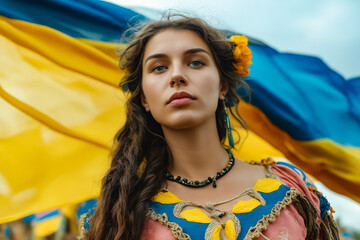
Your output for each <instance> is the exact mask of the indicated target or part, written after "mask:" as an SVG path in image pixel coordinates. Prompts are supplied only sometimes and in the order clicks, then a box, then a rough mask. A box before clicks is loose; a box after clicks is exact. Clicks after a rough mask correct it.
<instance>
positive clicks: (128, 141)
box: [85, 15, 246, 240]
mask: <svg viewBox="0 0 360 240" xmlns="http://www.w3.org/2000/svg"><path fill="white" fill-rule="evenodd" d="M166 29H175V30H188V31H192V32H194V33H196V34H198V35H199V36H200V37H201V38H202V39H203V40H204V42H205V43H206V44H207V45H208V46H209V48H210V51H211V53H212V55H213V56H214V60H215V63H216V66H217V68H218V71H219V73H220V80H221V84H223V86H227V88H228V93H227V95H226V101H227V102H230V103H232V104H233V105H234V108H233V109H235V112H233V110H231V109H230V111H231V114H232V115H233V116H234V117H235V119H236V120H237V121H238V122H239V123H240V124H241V125H242V126H243V127H245V122H244V121H243V120H242V118H241V117H240V115H239V113H238V112H237V105H238V103H239V100H240V99H239V97H238V95H237V93H236V89H237V88H238V87H239V86H245V87H246V84H245V83H244V82H243V81H242V80H241V79H239V78H238V76H236V75H235V73H234V70H235V69H234V66H233V62H234V58H233V48H234V43H233V42H232V41H230V40H227V39H226V37H225V36H224V35H222V34H220V33H219V32H218V31H217V30H215V29H214V28H212V27H210V26H209V25H208V24H206V23H205V22H204V21H202V20H200V19H198V18H191V17H186V16H179V15H171V16H168V17H167V18H165V19H163V20H161V21H157V22H151V23H149V24H147V25H146V26H145V27H143V28H142V29H141V30H140V31H138V32H136V33H135V34H134V37H133V40H132V41H131V42H130V43H129V44H128V45H127V46H126V48H125V49H124V50H123V51H122V52H121V55H120V67H121V68H122V69H125V70H126V71H127V73H128V74H127V75H126V76H125V77H124V78H123V79H122V82H121V86H122V87H123V88H125V89H127V90H128V91H129V92H130V96H129V98H128V100H127V103H126V106H127V113H126V123H125V125H124V126H123V127H122V128H121V129H120V131H119V132H118V133H117V135H116V138H115V150H114V153H113V156H112V162H111V167H110V169H109V170H108V172H107V173H106V175H105V177H104V178H103V181H102V189H101V195H100V198H99V201H98V206H97V209H96V210H95V212H94V215H93V216H92V218H91V220H90V229H89V231H88V233H87V234H86V236H85V238H86V239H91V240H104V239H105V240H110V239H111V240H113V239H116V240H120V239H121V240H122V239H126V240H128V239H134V240H135V239H140V236H141V234H142V230H143V227H144V222H145V219H146V214H147V210H148V202H149V200H150V199H151V198H152V197H153V196H154V195H155V194H156V193H157V192H158V191H159V190H160V188H161V186H162V184H163V183H164V181H165V173H166V170H167V167H168V166H169V164H170V163H171V160H172V155H171V152H170V150H169V147H168V145H167V143H166V141H165V139H164V136H163V132H162V130H161V126H160V124H158V123H157V122H156V121H155V120H154V118H153V117H152V116H151V114H150V113H148V112H146V111H145V109H144V107H143V106H142V105H141V94H142V67H143V66H142V61H143V57H144V51H145V48H146V44H147V43H148V42H149V40H150V39H151V38H152V37H153V36H155V35H156V34H157V33H159V32H161V31H164V30H166ZM223 111H224V109H223V105H222V104H221V102H220V101H219V104H218V107H217V110H216V113H215V114H216V126H217V132H218V135H219V141H221V142H222V143H223V144H224V138H225V137H226V127H225V123H224V116H223V114H224V113H223Z"/></svg>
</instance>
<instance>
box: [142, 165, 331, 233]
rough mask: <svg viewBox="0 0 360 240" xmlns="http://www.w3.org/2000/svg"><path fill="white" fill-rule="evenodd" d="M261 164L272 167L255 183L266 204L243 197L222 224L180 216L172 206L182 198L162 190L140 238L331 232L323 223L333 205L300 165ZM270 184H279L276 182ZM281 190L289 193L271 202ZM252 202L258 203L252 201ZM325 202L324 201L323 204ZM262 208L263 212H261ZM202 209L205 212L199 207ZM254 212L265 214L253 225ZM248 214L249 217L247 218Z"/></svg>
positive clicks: (203, 218)
mask: <svg viewBox="0 0 360 240" xmlns="http://www.w3.org/2000/svg"><path fill="white" fill-rule="evenodd" d="M261 165H264V166H265V167H266V168H267V169H268V171H269V172H270V175H269V179H264V180H267V181H262V180H260V181H258V183H259V185H258V183H257V185H258V186H257V185H256V186H255V187H254V189H255V191H256V192H258V193H260V195H261V196H260V195H256V196H259V197H257V198H258V200H259V201H260V200H261V197H263V198H264V199H263V200H266V201H264V202H266V204H265V205H264V204H260V203H258V202H257V200H256V199H254V201H251V202H250V201H248V204H249V206H246V205H244V204H246V203H244V201H240V200H239V202H242V203H241V204H242V205H241V206H240V207H239V208H236V207H235V206H234V208H233V212H229V214H228V216H229V219H230V220H227V221H226V224H225V223H224V224H222V225H221V224H216V223H215V222H216V221H215V222H214V221H213V219H210V220H207V218H206V216H205V215H204V216H203V217H202V218H200V217H199V218H198V219H199V220H197V219H196V218H194V217H191V216H193V215H191V214H190V213H189V214H183V215H182V212H181V213H180V215H179V214H178V213H176V211H177V210H174V211H172V210H171V209H172V208H171V207H172V206H174V209H175V208H178V207H179V206H178V205H179V204H182V201H181V200H180V199H179V198H177V197H176V196H175V195H173V194H171V193H169V192H166V193H162V195H161V196H155V197H154V200H153V201H154V202H153V203H151V204H150V210H151V214H149V217H148V219H147V220H146V223H145V226H144V230H143V234H142V237H141V239H142V240H165V239H166V240H170V239H213V240H218V239H219V240H220V239H228V240H230V239H231V240H232V239H257V240H260V239H272V240H274V239H279V240H280V239H281V240H284V239H291V240H296V239H299V240H300V239H327V238H328V237H326V238H325V237H324V236H322V235H323V234H322V233H324V231H322V230H321V226H322V225H321V223H322V220H323V219H325V218H326V216H327V215H329V213H328V212H329V211H328V210H329V204H328V203H327V201H326V199H325V198H324V197H322V196H321V193H319V192H317V191H316V189H315V188H314V186H313V185H312V183H311V181H310V180H309V179H308V178H307V177H306V175H305V174H304V173H303V172H302V171H301V170H300V169H298V168H297V167H295V166H293V165H290V164H287V163H277V164H276V163H275V164H274V161H273V162H271V163H269V162H267V163H266V160H264V161H263V162H262V164H261ZM266 185H274V187H272V186H266ZM269 189H270V190H269ZM281 189H284V191H285V192H286V193H285V195H281V196H282V197H280V199H281V200H280V201H278V202H276V203H274V204H273V203H271V194H274V197H276V196H280V195H279V194H280V193H278V192H279V191H280V190H281ZM276 194H277V195H276ZM290 195H291V196H293V197H291V196H290ZM269 196H270V198H269ZM253 202H256V204H255V205H254V206H250V205H251V204H253ZM260 202H261V201H260ZM320 203H321V204H322V205H323V206H320ZM271 204H273V205H271ZM267 205H270V206H267ZM266 207H267V208H266ZM169 208H170V211H169ZM154 209H155V210H154ZM234 209H235V210H234ZM236 209H238V210H236ZM262 209H264V210H262ZM269 209H270V211H269ZM320 209H322V211H320ZM261 211H264V213H263V214H261ZM266 211H267V212H266ZM184 212H186V211H184ZM197 212H198V213H199V215H203V214H202V211H201V210H200V209H198V210H197ZM193 213H195V211H194V212H193ZM246 214H247V215H246ZM249 214H250V215H249ZM251 214H253V215H254V216H255V215H259V214H260V217H257V216H255V217H254V218H255V219H256V220H255V223H253V224H250V223H248V222H251V220H250V219H252V217H249V216H251ZM330 214H331V213H330ZM173 215H174V216H173ZM234 216H235V217H236V218H234ZM243 216H246V218H242V217H243ZM327 217H328V216H327ZM237 219H238V220H239V221H238V220H237ZM244 219H245V220H244ZM247 219H249V220H247ZM327 219H331V218H327ZM210 221H211V222H210ZM256 221H257V222H256ZM331 221H332V219H331ZM228 222H229V224H228ZM188 224H189V226H187V225H188ZM190 225H193V226H190ZM247 225H249V226H247ZM325 225H326V224H325ZM330 225H331V224H330ZM202 229H206V230H202ZM326 229H327V234H326V235H327V236H332V235H333V236H334V239H338V238H337V237H338V236H336V235H337V232H336V231H331V229H332V228H331V226H330V227H326ZM329 229H330V230H329ZM333 230H334V229H333ZM335 230H336V229H335ZM186 231H187V232H186ZM204 233H205V234H204Z"/></svg>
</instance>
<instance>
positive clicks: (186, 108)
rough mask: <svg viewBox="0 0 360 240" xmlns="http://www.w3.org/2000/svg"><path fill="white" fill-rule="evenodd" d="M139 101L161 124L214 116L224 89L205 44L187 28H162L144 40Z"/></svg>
mask: <svg viewBox="0 0 360 240" xmlns="http://www.w3.org/2000/svg"><path fill="white" fill-rule="evenodd" d="M142 64H143V74H142V75H143V79H142V89H143V96H142V104H143V106H144V107H145V109H146V110H147V111H150V112H151V114H152V116H153V117H154V119H155V120H156V121H157V122H158V123H159V124H161V125H162V127H163V128H171V129H184V128H191V127H195V126H197V125H199V124H202V123H204V122H206V121H209V120H210V119H211V120H215V111H216V108H217V104H218V100H219V99H223V94H225V93H226V91H225V90H224V89H222V88H221V85H220V77H219V72H218V70H217V67H216V64H215V61H214V58H213V56H212V54H211V52H210V49H209V47H208V46H207V44H206V43H205V42H204V41H203V40H202V39H201V38H200V37H199V36H198V35H197V34H196V33H194V32H192V31H188V30H172V29H171V30H164V31H162V32H160V33H158V34H156V35H155V36H154V37H152V38H151V39H150V41H149V42H148V43H147V46H146V48H145V53H144V59H143V62H142Z"/></svg>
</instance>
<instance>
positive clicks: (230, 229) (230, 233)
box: [225, 219, 236, 240]
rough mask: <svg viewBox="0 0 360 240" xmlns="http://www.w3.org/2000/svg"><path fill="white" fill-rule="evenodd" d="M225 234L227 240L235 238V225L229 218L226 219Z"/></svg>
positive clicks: (234, 239)
mask: <svg viewBox="0 0 360 240" xmlns="http://www.w3.org/2000/svg"><path fill="white" fill-rule="evenodd" d="M225 236H226V237H227V240H236V231H235V225H234V222H233V221H232V220H231V219H229V220H227V221H226V224H225Z"/></svg>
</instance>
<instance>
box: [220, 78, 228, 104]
mask: <svg viewBox="0 0 360 240" xmlns="http://www.w3.org/2000/svg"><path fill="white" fill-rule="evenodd" d="M228 90H229V85H228V84H227V83H226V82H222V83H221V84H220V93H219V99H220V100H224V99H225V96H226V94H227V92H228Z"/></svg>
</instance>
